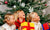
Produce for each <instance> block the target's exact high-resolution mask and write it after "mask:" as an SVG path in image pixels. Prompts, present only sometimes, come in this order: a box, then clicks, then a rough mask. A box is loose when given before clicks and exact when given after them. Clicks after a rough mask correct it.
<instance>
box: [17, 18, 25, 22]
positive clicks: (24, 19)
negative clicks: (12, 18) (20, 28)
mask: <svg viewBox="0 0 50 30" xmlns="http://www.w3.org/2000/svg"><path fill="white" fill-rule="evenodd" d="M17 22H19V23H22V22H25V19H23V21H22V22H20V21H19V19H17Z"/></svg>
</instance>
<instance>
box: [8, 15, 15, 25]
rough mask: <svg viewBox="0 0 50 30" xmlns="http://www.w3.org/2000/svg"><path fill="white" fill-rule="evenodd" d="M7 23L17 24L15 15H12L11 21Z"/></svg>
mask: <svg viewBox="0 0 50 30" xmlns="http://www.w3.org/2000/svg"><path fill="white" fill-rule="evenodd" d="M7 23H9V24H14V23H15V17H14V15H11V16H10V17H9V20H8V21H7Z"/></svg>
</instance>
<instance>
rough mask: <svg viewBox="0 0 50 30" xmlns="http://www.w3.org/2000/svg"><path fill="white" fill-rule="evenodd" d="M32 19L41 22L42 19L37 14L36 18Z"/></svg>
mask: <svg viewBox="0 0 50 30" xmlns="http://www.w3.org/2000/svg"><path fill="white" fill-rule="evenodd" d="M32 19H33V21H40V17H39V16H38V14H37V13H35V17H34V18H32Z"/></svg>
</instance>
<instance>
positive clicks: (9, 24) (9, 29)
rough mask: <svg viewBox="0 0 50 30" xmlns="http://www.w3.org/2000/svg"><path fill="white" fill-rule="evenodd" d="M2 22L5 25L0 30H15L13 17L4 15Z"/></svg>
mask: <svg viewBox="0 0 50 30" xmlns="http://www.w3.org/2000/svg"><path fill="white" fill-rule="evenodd" d="M4 22H6V23H5V24H4V25H2V26H1V29H0V30H16V27H15V24H14V22H15V17H14V15H12V14H6V15H5V20H4Z"/></svg>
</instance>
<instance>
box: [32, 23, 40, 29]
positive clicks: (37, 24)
mask: <svg viewBox="0 0 50 30" xmlns="http://www.w3.org/2000/svg"><path fill="white" fill-rule="evenodd" d="M31 23H34V24H35V30H40V28H41V23H40V22H38V23H36V22H31Z"/></svg>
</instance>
